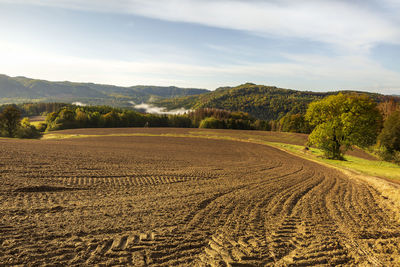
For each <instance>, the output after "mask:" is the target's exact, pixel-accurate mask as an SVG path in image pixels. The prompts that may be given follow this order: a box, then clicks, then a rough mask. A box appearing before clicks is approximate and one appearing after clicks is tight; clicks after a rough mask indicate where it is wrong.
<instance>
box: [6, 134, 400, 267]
mask: <svg viewBox="0 0 400 267" xmlns="http://www.w3.org/2000/svg"><path fill="white" fill-rule="evenodd" d="M0 147H1V150H0V159H1V161H0V175H1V179H0V207H1V208H0V265H16V264H21V265H42V264H50V265H66V266H73V265H77V266H82V265H94V264H105V265H134V266H148V265H150V266H151V265H157V266H162V265H164V266H171V265H183V266H196V265H197V266H209V265H214V266H227V265H228V266H229V265H232V266H265V265H267V266H277V265H278V266H310V265H329V266H331V265H377V266H379V265H382V266H399V264H400V223H399V221H398V219H396V218H398V214H396V212H395V211H394V210H393V209H392V207H391V206H390V201H388V200H387V199H385V197H383V196H382V195H380V193H379V192H378V191H377V190H376V189H375V188H374V187H372V186H371V185H369V184H367V183H366V182H364V181H361V180H357V179H354V178H349V177H347V176H345V175H344V174H342V173H341V172H339V171H336V170H333V169H330V168H328V167H324V166H321V165H319V164H317V163H313V162H311V161H307V160H305V159H301V158H298V157H295V156H292V155H290V154H287V153H285V152H282V151H280V150H277V149H274V148H271V147H268V146H263V145H258V144H252V143H244V142H235V141H225V140H210V139H201V138H176V137H149V136H147V137H146V136H142V137H140V136H125V137H122V136H119V137H117V136H113V137H90V138H82V139H64V140H10V139H8V140H5V139H3V140H0Z"/></svg>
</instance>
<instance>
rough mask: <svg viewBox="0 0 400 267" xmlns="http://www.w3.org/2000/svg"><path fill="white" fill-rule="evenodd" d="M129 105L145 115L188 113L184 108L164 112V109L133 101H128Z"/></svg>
mask: <svg viewBox="0 0 400 267" xmlns="http://www.w3.org/2000/svg"><path fill="white" fill-rule="evenodd" d="M129 103H130V104H132V105H133V107H134V108H136V109H140V110H144V111H145V112H146V113H152V114H174V115H177V114H184V113H188V112H190V110H189V109H184V108H180V109H174V110H170V111H166V109H165V108H163V107H157V106H154V105H152V104H146V103H141V104H136V103H135V102H133V101H130V102H129Z"/></svg>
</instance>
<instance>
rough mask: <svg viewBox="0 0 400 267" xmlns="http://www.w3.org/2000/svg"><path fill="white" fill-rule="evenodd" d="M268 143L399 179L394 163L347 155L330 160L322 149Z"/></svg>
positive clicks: (369, 173)
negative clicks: (341, 158)
mask: <svg viewBox="0 0 400 267" xmlns="http://www.w3.org/2000/svg"><path fill="white" fill-rule="evenodd" d="M270 145H272V146H277V147H280V148H283V149H285V150H288V151H290V152H292V153H295V154H297V155H301V156H303V157H310V158H312V159H313V160H316V161H320V162H324V163H326V164H330V165H333V166H336V167H339V168H343V169H347V170H354V171H357V172H360V173H362V174H366V175H370V176H378V177H384V178H390V179H395V180H400V166H399V165H396V164H394V163H390V162H386V161H379V160H367V159H362V158H359V157H354V156H349V155H346V156H345V159H346V160H331V159H325V158H323V157H322V155H323V153H322V151H321V150H319V149H317V148H309V150H307V151H306V150H305V149H304V147H303V146H296V145H289V144H282V143H270Z"/></svg>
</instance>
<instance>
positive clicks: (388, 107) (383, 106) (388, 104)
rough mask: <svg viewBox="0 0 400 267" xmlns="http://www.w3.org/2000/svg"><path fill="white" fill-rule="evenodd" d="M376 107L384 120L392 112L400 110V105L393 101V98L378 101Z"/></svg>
mask: <svg viewBox="0 0 400 267" xmlns="http://www.w3.org/2000/svg"><path fill="white" fill-rule="evenodd" d="M378 108H379V111H380V112H381V114H382V116H383V119H384V120H386V119H387V118H388V117H389V116H390V115H391V114H392V113H393V112H395V111H400V105H399V104H398V103H397V102H396V101H395V99H394V98H391V99H389V100H388V101H385V102H382V103H380V104H379V105H378Z"/></svg>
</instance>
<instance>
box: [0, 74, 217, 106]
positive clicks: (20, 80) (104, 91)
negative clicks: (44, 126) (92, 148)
mask: <svg viewBox="0 0 400 267" xmlns="http://www.w3.org/2000/svg"><path fill="white" fill-rule="evenodd" d="M207 92H209V91H208V90H205V89H194V88H179V87H175V86H170V87H161V86H141V85H139V86H131V87H121V86H113V85H103V84H94V83H74V82H50V81H45V80H36V79H30V78H25V77H9V76H6V75H2V74H0V104H5V103H22V102H76V101H78V102H82V103H85V104H93V105H111V106H120V107H123V106H128V105H130V104H129V102H130V101H133V102H135V103H141V102H148V101H149V100H154V99H162V98H170V97H182V96H190V95H197V94H203V93H207Z"/></svg>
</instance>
